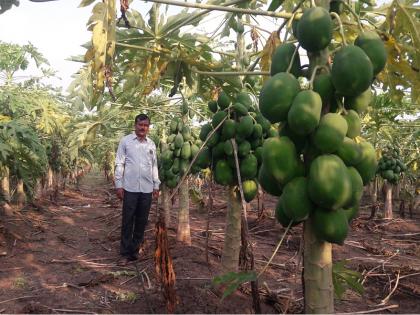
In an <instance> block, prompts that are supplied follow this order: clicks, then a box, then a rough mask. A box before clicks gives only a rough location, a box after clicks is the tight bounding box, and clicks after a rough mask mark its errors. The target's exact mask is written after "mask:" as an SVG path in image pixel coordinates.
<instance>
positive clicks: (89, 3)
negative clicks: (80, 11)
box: [79, 0, 95, 8]
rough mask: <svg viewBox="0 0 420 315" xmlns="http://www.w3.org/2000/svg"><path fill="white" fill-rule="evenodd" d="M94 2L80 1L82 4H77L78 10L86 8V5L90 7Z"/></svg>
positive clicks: (90, 0)
mask: <svg viewBox="0 0 420 315" xmlns="http://www.w3.org/2000/svg"><path fill="white" fill-rule="evenodd" d="M94 2H95V0H82V2H81V3H80V4H79V8H83V7H87V6H88V5H91V4H92V3H94Z"/></svg>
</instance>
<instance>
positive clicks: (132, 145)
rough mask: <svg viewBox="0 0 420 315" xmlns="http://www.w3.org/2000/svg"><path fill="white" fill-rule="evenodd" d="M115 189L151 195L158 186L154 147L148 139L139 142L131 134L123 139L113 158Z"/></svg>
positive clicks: (133, 134) (134, 135)
mask: <svg viewBox="0 0 420 315" xmlns="http://www.w3.org/2000/svg"><path fill="white" fill-rule="evenodd" d="M114 177H115V188H124V190H127V191H130V192H142V193H151V192H152V191H153V189H156V190H158V189H159V185H160V180H159V173H158V167H157V158H156V145H155V143H154V142H153V140H151V139H150V138H148V137H146V139H145V140H143V141H140V140H139V139H138V138H137V136H136V134H135V133H134V132H133V133H132V134H129V135H127V136H125V137H123V138H122V139H121V141H120V144H119V145H118V150H117V156H116V158H115V176H114Z"/></svg>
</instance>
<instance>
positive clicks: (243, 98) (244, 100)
mask: <svg viewBox="0 0 420 315" xmlns="http://www.w3.org/2000/svg"><path fill="white" fill-rule="evenodd" d="M236 102H238V103H241V104H242V105H244V106H245V107H246V109H247V110H249V109H250V108H251V107H252V105H253V102H252V99H251V97H250V96H249V94H248V93H246V92H239V93H238V95H237V96H236Z"/></svg>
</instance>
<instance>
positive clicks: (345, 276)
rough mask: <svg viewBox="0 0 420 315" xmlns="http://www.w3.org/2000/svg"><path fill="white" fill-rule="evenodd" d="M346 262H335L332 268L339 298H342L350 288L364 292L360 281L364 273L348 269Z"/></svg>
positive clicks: (335, 290)
mask: <svg viewBox="0 0 420 315" xmlns="http://www.w3.org/2000/svg"><path fill="white" fill-rule="evenodd" d="M346 263H347V261H346V260H342V261H339V262H336V263H334V264H333V268H332V276H333V285H334V293H335V295H336V296H337V298H338V299H341V298H342V297H343V294H344V293H345V291H346V290H348V289H351V290H353V291H355V292H356V293H358V294H360V295H362V294H363V292H364V289H363V285H362V284H361V281H360V280H361V277H362V275H361V274H360V273H359V272H357V271H354V270H351V269H348V268H347V267H346V266H345V265H346Z"/></svg>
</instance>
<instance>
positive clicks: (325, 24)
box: [297, 7, 333, 52]
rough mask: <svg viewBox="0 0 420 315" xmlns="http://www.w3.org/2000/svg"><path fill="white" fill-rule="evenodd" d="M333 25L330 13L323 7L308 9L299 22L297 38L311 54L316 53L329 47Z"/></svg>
mask: <svg viewBox="0 0 420 315" xmlns="http://www.w3.org/2000/svg"><path fill="white" fill-rule="evenodd" d="M332 31H333V24H332V20H331V17H330V13H329V12H328V11H327V10H325V9H324V8H322V7H313V8H310V9H307V10H306V11H305V12H304V13H303V15H302V17H301V18H300V20H299V24H298V30H297V38H298V40H299V43H300V45H301V46H302V47H303V48H305V49H306V50H307V51H309V52H316V51H320V50H321V49H324V48H325V47H327V46H328V45H329V43H330V42H331V39H332Z"/></svg>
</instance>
